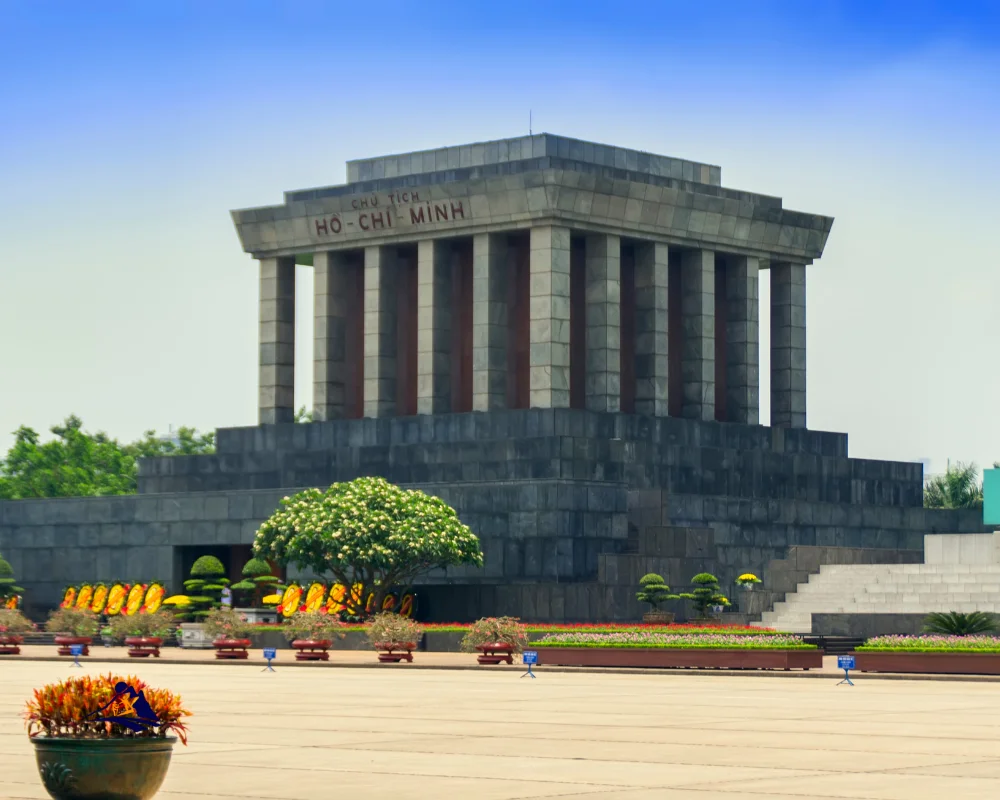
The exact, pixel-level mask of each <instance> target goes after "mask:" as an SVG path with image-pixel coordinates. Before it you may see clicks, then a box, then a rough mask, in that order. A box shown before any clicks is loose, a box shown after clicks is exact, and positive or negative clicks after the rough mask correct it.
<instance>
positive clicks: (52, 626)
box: [45, 608, 99, 636]
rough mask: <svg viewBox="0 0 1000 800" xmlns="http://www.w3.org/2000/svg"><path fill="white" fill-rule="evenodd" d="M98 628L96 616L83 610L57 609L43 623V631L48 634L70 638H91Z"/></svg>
mask: <svg viewBox="0 0 1000 800" xmlns="http://www.w3.org/2000/svg"><path fill="white" fill-rule="evenodd" d="M98 627H99V626H98V624H97V615H96V614H94V612H92V611H90V610H88V609H85V608H58V609H56V610H55V611H53V612H52V614H51V615H50V616H49V619H48V621H47V622H46V623H45V630H47V631H49V632H50V633H65V634H69V635H70V636H93V635H94V634H95V633H97V629H98Z"/></svg>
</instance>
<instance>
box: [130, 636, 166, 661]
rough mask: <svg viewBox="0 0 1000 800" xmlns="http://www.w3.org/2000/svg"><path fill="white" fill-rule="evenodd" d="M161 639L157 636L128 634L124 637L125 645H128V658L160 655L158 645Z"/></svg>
mask: <svg viewBox="0 0 1000 800" xmlns="http://www.w3.org/2000/svg"><path fill="white" fill-rule="evenodd" d="M162 644H163V639H161V638H159V637H158V636H129V637H128V638H127V639H125V646H126V647H128V655H129V658H148V657H149V656H154V657H155V658H159V657H160V645H162Z"/></svg>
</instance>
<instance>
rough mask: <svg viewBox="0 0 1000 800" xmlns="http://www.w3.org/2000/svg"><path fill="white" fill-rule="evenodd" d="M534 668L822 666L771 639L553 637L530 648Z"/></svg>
mask: <svg viewBox="0 0 1000 800" xmlns="http://www.w3.org/2000/svg"><path fill="white" fill-rule="evenodd" d="M529 647H531V648H533V649H536V650H537V651H538V663H539V664H542V665H545V664H548V665H558V666H579V667H688V668H713V669H784V670H788V669H812V668H814V667H816V668H818V667H821V666H822V665H823V654H822V653H821V652H820V651H819V649H818V648H817V647H816V646H815V645H809V644H803V642H802V640H801V639H799V638H798V637H797V636H791V635H789V634H783V633H774V632H772V633H770V634H769V635H766V636H746V635H743V636H741V635H739V634H730V633H700V634H699V633H691V632H688V633H660V632H652V631H617V632H612V633H588V632H571V633H552V634H549V635H547V636H546V637H545V638H544V639H541V640H539V641H536V642H532V643H531V644H530V645H529Z"/></svg>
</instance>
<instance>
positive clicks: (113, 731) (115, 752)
mask: <svg viewBox="0 0 1000 800" xmlns="http://www.w3.org/2000/svg"><path fill="white" fill-rule="evenodd" d="M190 715H191V714H190V712H189V711H188V710H187V709H185V708H184V707H183V705H181V698H180V697H178V696H177V695H175V694H173V693H172V692H169V691H167V690H165V689H153V688H150V687H149V686H148V685H147V684H145V683H144V682H143V681H141V680H139V679H138V678H135V677H133V676H124V677H123V676H120V675H100V676H96V677H90V676H85V677H80V678H70V679H67V680H65V681H60V682H59V683H52V684H49V685H47V686H43V687H42V688H41V689H36V690H35V692H34V695H33V696H32V698H31V699H30V700H29V701H28V704H27V709H26V711H25V719H26V720H27V727H28V736H29V737H30V739H31V743H32V744H33V745H34V747H35V759H36V761H37V763H38V771H39V773H40V775H41V778H42V783H43V784H44V785H45V789H46V790H47V791H48V793H49V794H50V795H51V796H52V797H54V798H55V800H105V799H106V798H126V797H127V798H134V800H147V798H151V797H153V795H155V794H156V792H157V790H158V789H159V788H160V785H161V784H162V783H163V779H164V777H166V774H167V768H168V767H169V766H170V755H171V751H172V748H173V746H174V743H175V742H176V741H177V739H178V738H179V739H180V740H181V742H182V743H183V744H187V728H186V726H185V724H184V721H183V720H184V717H188V716H190ZM171 734H174V735H171Z"/></svg>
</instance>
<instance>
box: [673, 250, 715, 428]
mask: <svg viewBox="0 0 1000 800" xmlns="http://www.w3.org/2000/svg"><path fill="white" fill-rule="evenodd" d="M681 317H682V325H683V330H684V336H683V339H684V343H683V350H682V353H681V378H682V380H683V384H684V403H683V406H682V411H681V414H682V416H684V417H687V418H689V419H715V253H714V252H713V251H711V250H686V251H684V252H683V253H682V255H681Z"/></svg>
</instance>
